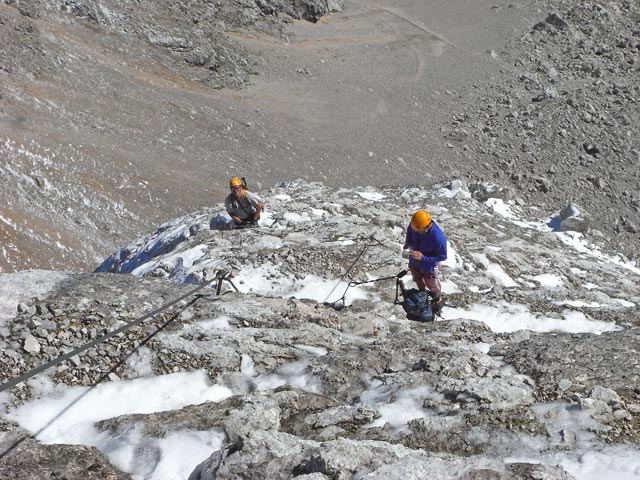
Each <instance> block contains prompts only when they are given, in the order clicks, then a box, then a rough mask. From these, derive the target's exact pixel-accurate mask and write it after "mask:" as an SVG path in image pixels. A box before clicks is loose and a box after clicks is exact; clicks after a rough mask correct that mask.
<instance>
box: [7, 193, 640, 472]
mask: <svg viewBox="0 0 640 480" xmlns="http://www.w3.org/2000/svg"><path fill="white" fill-rule="evenodd" d="M263 196H264V198H265V200H266V203H267V205H268V208H267V210H266V212H265V213H264V215H263V218H262V219H261V222H262V227H260V228H257V229H247V230H238V231H211V230H209V229H208V225H209V220H210V219H211V218H212V217H213V216H215V215H218V214H220V213H221V208H222V207H220V206H218V207H216V208H213V209H209V210H208V211H206V212H200V213H194V214H191V215H187V216H185V217H182V218H180V219H177V220H175V221H174V222H170V223H168V224H165V225H163V226H161V227H160V228H159V229H158V230H157V231H156V232H154V233H153V234H150V235H148V236H147V237H144V238H141V239H139V240H138V241H136V242H133V243H131V244H129V245H127V246H125V247H123V248H122V249H121V250H119V251H118V252H115V253H114V254H113V255H112V256H111V257H110V258H108V259H106V260H105V261H104V262H103V264H102V266H101V267H100V270H102V271H103V273H96V274H76V275H70V276H68V277H66V279H65V280H64V281H62V282H61V283H60V284H59V285H58V287H57V288H56V289H55V291H53V292H52V293H51V294H50V295H48V296H47V297H43V298H40V299H36V300H34V301H33V302H22V303H20V304H19V305H16V316H15V318H14V319H13V320H12V321H11V322H10V324H9V325H8V326H7V327H8V332H7V335H6V336H5V338H4V342H5V348H3V350H2V352H1V353H0V363H1V364H2V367H3V368H2V369H1V370H0V372H1V373H0V379H1V380H2V381H6V380H7V379H9V378H12V377H15V376H17V375H19V374H21V373H23V372H25V371H27V370H29V369H31V368H34V367H36V366H38V365H40V364H42V363H44V362H45V361H46V359H48V358H54V357H56V356H58V355H60V354H61V353H63V352H65V351H69V349H73V348H75V347H77V346H80V345H82V344H84V343H87V342H89V341H91V340H94V339H96V338H98V337H100V336H101V335H102V334H104V333H106V332H107V331H111V330H113V329H115V328H116V327H120V326H123V325H126V324H127V323H129V322H132V321H134V320H135V319H136V318H139V317H141V316H143V315H144V314H145V313H148V312H149V311H151V310H154V309H156V308H158V307H159V306H161V305H163V304H166V303H167V302H169V301H170V300H172V299H175V298H178V297H180V296H181V295H183V294H185V293H187V292H189V291H190V290H192V289H193V288H194V287H195V284H198V283H199V282H202V281H206V280H207V279H214V278H216V272H219V271H222V270H224V271H227V272H232V273H233V275H234V276H233V277H229V279H231V281H232V282H233V284H234V285H236V286H237V287H239V290H240V292H236V291H235V290H234V289H233V288H232V285H231V283H229V282H228V281H222V284H221V295H215V291H216V287H217V285H216V284H213V285H212V288H210V289H208V290H205V295H198V296H194V297H193V298H190V299H185V300H183V301H182V302H181V303H180V304H178V305H176V306H174V307H172V308H171V309H170V310H168V311H166V312H163V313H161V314H159V315H158V316H156V317H154V318H152V319H148V320H147V321H145V322H143V323H141V324H140V325H137V326H134V327H132V328H130V329H129V330H127V331H126V332H124V333H122V334H120V335H118V336H116V337H113V338H111V339H109V340H108V341H107V342H105V343H102V344H100V345H99V346H97V347H95V348H92V349H89V350H86V351H84V352H82V353H80V354H79V355H78V356H77V357H72V358H71V359H70V360H68V361H65V362H63V363H62V364H60V365H58V366H57V367H55V368H53V369H51V370H50V371H48V372H47V374H46V375H47V376H48V377H49V378H50V379H51V381H52V382H53V383H55V384H59V385H83V386H94V385H96V384H98V383H102V384H103V385H104V384H107V385H108V384H109V382H126V381H128V380H134V379H139V378H142V377H148V376H150V375H166V374H170V373H175V372H193V371H196V370H197V371H203V372H206V376H207V377H208V378H209V379H210V381H211V383H213V384H217V385H218V386H220V387H221V388H226V389H228V391H229V392H230V394H229V396H227V397H226V398H224V399H223V400H221V401H219V402H213V401H203V402H202V403H199V404H195V405H188V406H185V407H182V408H179V409H174V410H169V411H162V412H156V413H145V414H142V413H137V414H127V415H119V416H114V417H112V418H107V419H105V420H102V421H99V422H96V423H95V424H94V425H93V426H94V427H95V428H96V429H97V431H98V432H100V436H101V438H111V439H117V441H118V442H120V443H122V442H129V443H131V444H133V445H134V447H133V448H134V450H135V451H140V452H145V453H144V455H142V456H141V457H140V458H139V459H138V460H137V462H138V463H136V461H132V463H131V464H130V473H132V474H137V475H141V473H140V472H152V471H153V468H155V467H154V466H155V464H154V463H153V462H154V460H153V459H154V458H155V459H158V458H161V456H162V452H163V450H162V447H161V446H160V441H161V440H162V439H165V438H172V436H174V435H176V434H178V433H180V432H208V434H212V432H213V433H215V435H217V436H219V438H221V439H222V440H221V446H220V448H218V449H210V450H211V451H209V452H208V453H207V455H209V456H208V458H205V457H203V458H202V459H201V460H200V462H201V463H199V464H193V465H192V470H191V474H190V476H189V478H190V479H192V480H204V479H214V478H216V479H226V478H228V479H232V478H239V477H243V478H273V479H278V478H282V479H285V478H293V477H298V476H301V477H303V478H318V479H320V478H336V479H342V478H344V479H347V478H354V477H357V478H380V479H382V478H385V479H387V478H392V479H406V478H416V479H417V478H432V479H442V478H447V479H466V480H468V479H487V478H496V479H498V478H513V479H525V478H550V479H558V480H559V479H571V478H582V477H581V476H580V470H579V469H577V467H575V465H577V464H578V462H577V460H575V461H574V463H572V460H571V459H577V458H578V457H579V456H581V455H582V454H583V453H584V452H585V451H587V452H588V451H590V450H593V451H601V452H603V454H606V452H607V450H608V449H609V448H627V449H628V455H629V456H630V457H631V458H632V457H634V456H636V457H637V455H636V454H637V452H638V443H640V428H639V426H640V423H639V421H638V420H639V418H640V417H639V415H640V390H639V389H638V385H639V384H640V382H639V381H640V363H639V361H638V358H637V355H636V353H635V352H637V351H638V349H639V348H640V337H639V334H638V332H639V327H640V323H639V321H638V315H637V309H638V307H637V305H638V303H640V293H639V292H640V288H639V284H640V271H638V269H637V268H634V267H633V266H630V265H626V264H624V263H622V262H620V260H619V259H613V258H610V257H607V256H606V255H604V254H602V253H601V252H599V251H598V248H597V247H596V246H595V245H593V244H589V243H588V242H589V241H592V240H597V239H598V237H590V236H588V235H589V234H587V237H586V240H587V242H586V243H585V245H588V248H581V247H580V246H579V245H576V244H575V241H576V239H577V238H578V237H579V234H577V233H575V232H557V231H555V230H554V229H553V228H552V226H549V225H548V224H547V223H549V222H550V220H549V219H548V218H544V219H539V218H536V217H535V215H536V214H537V213H538V210H537V209H535V208H527V207H517V206H514V205H513V204H512V205H511V206H510V207H509V208H507V206H506V205H504V204H502V203H501V202H502V201H501V200H499V199H496V198H488V199H487V200H486V201H484V202H478V201H477V200H474V199H473V198H471V196H472V195H471V192H469V191H468V190H466V189H465V187H464V186H463V185H460V184H456V185H455V186H453V190H448V189H443V190H441V191H438V192H434V191H429V190H422V189H415V188H385V189H370V188H362V189H359V188H351V189H331V188H327V187H325V186H323V185H321V184H315V183H314V184H309V183H302V182H295V183H287V184H283V185H278V186H275V187H273V189H272V190H270V191H269V192H264V193H263ZM418 207H422V208H427V209H428V210H429V211H430V212H431V213H432V216H433V218H434V219H435V220H436V222H437V223H438V224H439V225H441V226H442V228H443V229H444V231H445V233H446V235H447V238H448V240H449V259H448V261H447V262H446V263H445V266H444V267H443V281H444V284H445V292H448V293H447V297H446V299H447V300H446V303H447V306H445V309H444V313H443V315H444V316H443V318H442V319H439V321H436V322H432V323H418V322H412V321H409V320H407V319H405V317H404V313H403V311H402V309H401V308H400V306H398V305H395V304H394V303H393V301H394V293H395V286H394V280H393V279H394V275H395V274H396V273H397V272H398V271H399V270H401V269H402V268H403V267H404V265H403V263H402V262H403V260H401V257H400V246H401V245H402V243H403V241H404V228H405V227H406V224H408V222H409V219H410V216H411V213H413V211H414V210H415V209H417V208H418ZM479 220H480V221H479ZM267 225H269V226H268V227H267ZM372 226H375V228H373V229H372ZM196 252H198V253H197V254H196ZM131 271H135V272H136V273H137V274H144V276H143V277H142V278H140V277H138V276H133V275H126V274H125V275H121V274H114V273H108V272H120V273H127V272H131ZM343 276H344V278H345V279H347V280H352V281H356V282H359V281H361V282H366V281H369V280H372V279H379V278H385V277H389V278H387V279H386V280H382V281H375V282H370V283H363V284H361V285H359V286H356V285H354V286H351V287H348V288H346V290H347V291H346V292H345V287H346V284H344V283H343V284H342V286H340V287H339V288H335V286H334V289H333V290H334V291H333V293H332V294H329V295H326V298H321V299H320V300H321V301H316V300H310V299H304V298H295V296H292V295H298V296H300V295H301V292H302V290H301V288H302V287H304V286H305V285H306V284H309V283H311V284H314V282H315V284H316V285H319V283H318V282H321V279H322V277H325V278H327V279H328V281H329V283H333V282H335V281H337V279H339V278H341V277H343ZM257 277H263V278H260V282H258V281H257V280H258V278H257ZM551 277H552V278H553V279H554V281H551ZM508 280H511V281H508ZM287 282H289V283H287ZM183 283H186V285H185V284H183ZM265 285H267V286H265ZM283 285H289V286H288V287H286V288H284V287H283ZM318 288H320V287H318ZM354 290H358V295H356V296H355V297H351V296H350V293H351V292H352V291H354ZM343 292H344V293H343ZM316 296H317V295H316ZM341 296H342V297H341ZM321 297H325V295H321ZM322 300H324V301H322ZM345 304H346V305H345ZM525 312H527V313H525ZM496 317H497V318H498V320H496ZM514 319H516V320H514ZM510 322H515V323H513V324H511V323H510ZM545 325H552V326H551V327H545ZM580 332H581V333H580ZM27 337H29V338H30V337H33V338H34V339H35V340H36V341H37V342H38V344H39V345H40V347H41V349H40V351H37V350H36V349H33V348H31V349H30V350H26V348H25V346H26V345H27V342H26V339H27ZM30 342H33V340H30ZM143 357H144V359H145V361H144V363H145V365H147V367H145V369H141V368H140V367H137V366H136V365H139V363H140V362H137V361H135V359H141V358H143ZM32 385H33V384H24V383H23V384H20V385H18V386H16V387H14V388H13V389H11V391H10V395H9V397H8V399H7V400H6V401H5V406H6V407H7V408H8V409H9V411H11V410H12V409H13V408H15V407H16V406H18V405H21V404H23V403H24V402H26V401H29V400H30V399H31V398H32V395H33V386H32ZM149 394H151V395H153V394H154V393H153V392H149ZM4 430H6V431H8V432H10V433H5V434H4V437H2V445H3V447H4V448H7V447H8V446H9V445H11V443H12V441H13V439H14V438H16V436H19V430H18V427H17V426H15V425H12V424H9V423H6V424H5V426H4ZM20 448H21V450H19V452H20V453H19V455H17V456H16V457H12V455H13V454H12V453H11V452H9V453H8V454H7V455H8V457H7V458H9V459H11V458H14V459H13V460H10V461H9V462H8V463H3V464H2V465H3V466H2V467H0V468H4V470H3V471H2V472H3V474H4V476H7V478H18V477H19V476H18V477H17V476H16V475H17V472H19V471H20V468H22V467H21V465H22V463H21V462H22V460H21V459H22V458H23V457H22V455H26V452H29V451H33V452H36V453H37V454H36V455H34V456H33V458H32V459H31V462H32V465H31V466H30V468H33V469H36V468H39V469H40V470H39V471H41V472H51V473H52V474H53V473H54V472H59V471H64V472H65V473H64V474H65V475H66V478H88V477H82V476H81V474H79V473H78V474H76V473H74V470H73V468H75V467H73V465H75V464H74V463H73V462H72V463H71V464H70V466H69V468H68V469H67V470H60V469H61V468H62V466H61V465H59V463H63V462H64V461H65V460H62V458H66V457H64V456H65V455H72V456H77V458H80V456H82V458H85V456H86V458H87V460H86V462H88V463H91V464H92V465H96V466H95V467H94V468H96V469H97V470H96V471H98V472H100V473H101V474H102V475H104V477H102V478H127V477H126V475H125V474H122V473H120V472H118V471H117V470H116V469H115V467H110V466H109V465H108V464H105V463H104V461H103V460H100V458H101V457H100V455H99V453H98V452H97V451H96V450H95V449H87V448H86V447H80V446H70V445H69V446H64V447H63V446H58V445H43V444H40V443H39V442H37V441H35V440H30V441H29V442H28V443H23V444H22V445H21V447H20ZM61 452H66V453H61ZM514 457H517V458H528V459H531V461H530V463H526V462H524V463H506V464H505V462H504V459H505V458H514ZM89 459H90V460H89ZM563 459H564V460H563ZM74 461H76V460H74ZM78 461H79V460H78ZM156 461H157V460H156ZM562 461H564V463H562ZM141 462H148V464H145V465H142V463H141ZM559 464H563V465H565V468H562V467H560V466H558V465H559ZM83 465H84V464H83ZM572 465H574V466H573V467H572ZM572 468H574V469H575V473H576V474H575V475H574V474H573V473H572V472H574V470H572ZM34 471H35V470H34ZM108 475H112V477H108ZM148 475H150V474H149V473H148ZM27 478H29V477H27ZM89 478H90V477H89ZM96 478H98V477H96ZM150 478H151V477H150Z"/></svg>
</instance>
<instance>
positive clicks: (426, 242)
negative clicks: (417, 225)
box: [404, 222, 447, 273]
mask: <svg viewBox="0 0 640 480" xmlns="http://www.w3.org/2000/svg"><path fill="white" fill-rule="evenodd" d="M404 244H405V245H406V246H408V247H409V248H410V249H411V250H418V251H419V252H421V253H422V255H424V256H423V257H422V260H420V261H419V262H418V261H416V260H414V259H413V258H410V259H409V266H410V267H413V268H415V269H418V270H420V271H421V272H425V273H426V272H433V270H434V269H435V268H436V266H437V265H438V262H442V261H443V260H446V259H447V239H446V238H445V236H444V233H442V230H440V227H438V225H436V223H435V222H432V223H431V228H430V229H429V231H428V232H427V233H418V232H416V231H415V230H414V229H413V228H411V225H409V227H408V228H407V237H406V240H405V242H404Z"/></svg>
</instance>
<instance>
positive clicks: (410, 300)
mask: <svg viewBox="0 0 640 480" xmlns="http://www.w3.org/2000/svg"><path fill="white" fill-rule="evenodd" d="M402 296H403V297H404V300H403V301H402V303H401V305H402V308H403V310H404V311H405V312H406V314H407V318H408V319H409V320H415V321H417V322H433V320H434V318H435V315H434V314H433V310H432V309H431V302H430V297H429V291H428V290H417V289H415V288H411V289H409V290H406V291H404V292H402Z"/></svg>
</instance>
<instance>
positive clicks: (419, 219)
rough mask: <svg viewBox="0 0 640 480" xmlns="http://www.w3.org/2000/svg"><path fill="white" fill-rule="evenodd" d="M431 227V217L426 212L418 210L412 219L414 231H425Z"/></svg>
mask: <svg viewBox="0 0 640 480" xmlns="http://www.w3.org/2000/svg"><path fill="white" fill-rule="evenodd" d="M429 225H431V215H429V212H427V211H426V210H418V211H417V212H416V213H414V214H413V217H411V228H413V229H414V230H424V229H425V228H427V227H429Z"/></svg>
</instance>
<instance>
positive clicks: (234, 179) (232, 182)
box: [229, 177, 242, 188]
mask: <svg viewBox="0 0 640 480" xmlns="http://www.w3.org/2000/svg"><path fill="white" fill-rule="evenodd" d="M241 186H242V180H240V179H239V178H238V177H231V180H229V188H234V187H241Z"/></svg>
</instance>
